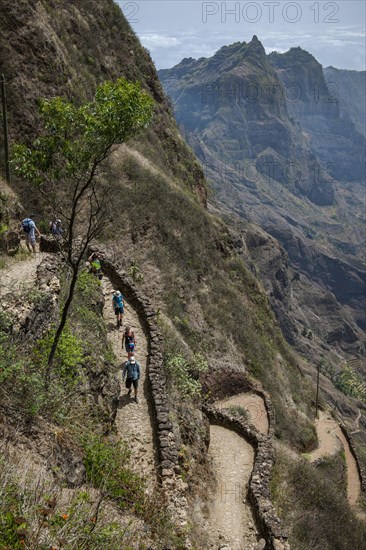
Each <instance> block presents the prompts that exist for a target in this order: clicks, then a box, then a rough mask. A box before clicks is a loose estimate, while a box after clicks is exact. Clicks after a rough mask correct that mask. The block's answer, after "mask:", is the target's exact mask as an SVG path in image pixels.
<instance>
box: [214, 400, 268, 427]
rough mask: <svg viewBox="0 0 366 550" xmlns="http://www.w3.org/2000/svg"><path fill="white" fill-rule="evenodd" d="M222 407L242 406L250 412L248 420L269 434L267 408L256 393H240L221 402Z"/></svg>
mask: <svg viewBox="0 0 366 550" xmlns="http://www.w3.org/2000/svg"><path fill="white" fill-rule="evenodd" d="M219 407H220V408H225V409H228V408H230V407H242V408H243V409H245V410H246V411H247V413H248V420H249V422H250V423H251V424H253V426H254V427H255V428H256V429H257V430H258V431H259V432H260V433H262V434H265V435H267V434H268V430H269V423H268V415H267V410H266V407H265V405H264V401H263V399H262V397H261V396H260V395H257V394H256V393H240V394H238V395H233V396H232V397H229V398H228V399H223V400H222V401H220V403H219Z"/></svg>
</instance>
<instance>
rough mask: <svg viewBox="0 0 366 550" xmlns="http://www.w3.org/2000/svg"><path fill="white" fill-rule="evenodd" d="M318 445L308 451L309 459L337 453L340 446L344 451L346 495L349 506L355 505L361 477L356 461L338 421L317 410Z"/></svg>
mask: <svg viewBox="0 0 366 550" xmlns="http://www.w3.org/2000/svg"><path fill="white" fill-rule="evenodd" d="M315 427H316V431H317V434H318V440H319V446H318V448H317V449H315V450H314V451H313V452H312V453H310V460H311V462H314V461H315V460H317V459H319V458H322V457H326V456H329V455H332V454H335V453H337V452H338V451H339V450H340V449H341V448H342V447H343V450H344V453H345V459H346V466H347V497H348V502H349V504H350V506H356V505H357V501H358V498H359V496H360V493H361V479H360V474H359V471H358V467H357V462H356V459H355V457H354V456H353V454H352V452H351V449H350V446H349V444H348V441H347V439H346V437H345V435H344V434H343V432H342V430H341V428H340V426H339V424H338V422H337V421H336V420H335V419H334V418H333V417H332V416H331V415H330V413H327V412H324V411H319V418H317V419H316V420H315Z"/></svg>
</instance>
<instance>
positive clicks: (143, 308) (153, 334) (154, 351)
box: [90, 247, 180, 480]
mask: <svg viewBox="0 0 366 550" xmlns="http://www.w3.org/2000/svg"><path fill="white" fill-rule="evenodd" d="M95 251H99V252H102V253H103V254H104V255H105V259H103V260H102V267H103V271H104V273H105V274H106V275H107V276H108V278H109V279H110V280H111V282H112V284H113V286H114V287H115V288H118V289H119V290H120V291H121V292H122V294H123V295H124V296H125V297H126V299H127V301H128V302H129V303H130V304H131V305H132V307H133V308H134V309H135V311H136V312H137V314H138V315H139V318H140V322H141V324H142V326H143V328H144V330H145V332H146V334H147V336H148V338H147V340H148V353H149V360H148V367H147V374H148V380H149V383H150V390H151V397H152V403H153V409H154V414H155V419H154V420H155V430H156V434H155V435H156V440H157V446H158V453H159V462H160V464H159V465H160V472H159V474H160V476H161V478H162V479H163V480H164V478H171V477H173V476H174V475H175V474H178V473H179V471H180V467H179V457H178V451H177V448H176V440H175V435H174V432H173V424H172V423H171V421H170V419H169V412H170V411H169V406H168V400H167V395H166V388H165V384H166V378H165V374H164V368H163V339H162V335H161V332H160V329H159V326H158V324H157V318H156V310H155V309H154V308H153V306H152V304H151V302H150V300H149V299H148V298H147V296H145V295H144V294H143V293H142V292H141V291H140V289H139V288H137V287H136V285H135V283H134V282H133V280H132V279H131V278H130V277H129V276H128V275H127V274H126V273H125V271H123V270H120V269H119V268H118V266H117V265H115V264H114V263H113V262H112V261H111V260H110V259H109V257H108V253H106V252H105V251H104V250H102V249H101V248H100V247H93V248H90V253H92V252H95Z"/></svg>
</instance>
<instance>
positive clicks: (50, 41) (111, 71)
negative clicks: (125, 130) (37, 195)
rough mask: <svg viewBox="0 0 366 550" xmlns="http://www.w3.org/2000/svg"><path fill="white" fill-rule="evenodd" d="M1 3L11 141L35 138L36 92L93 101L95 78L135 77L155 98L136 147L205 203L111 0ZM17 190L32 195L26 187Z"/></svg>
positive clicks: (145, 57)
mask: <svg viewBox="0 0 366 550" xmlns="http://www.w3.org/2000/svg"><path fill="white" fill-rule="evenodd" d="M1 8H2V9H1V13H0V27H1V30H2V32H1V36H0V69H1V72H2V73H3V74H4V75H5V76H6V80H7V82H8V85H7V96H8V110H9V131H10V138H11V140H19V139H20V138H21V139H23V140H24V139H28V140H29V139H32V138H33V136H34V132H35V131H36V129H37V127H38V122H37V100H38V98H40V97H54V96H55V95H62V96H64V97H66V98H72V99H73V100H76V101H81V100H83V99H84V100H85V99H90V98H91V97H92V96H93V93H94V90H95V87H96V85H97V84H98V83H100V82H102V81H103V80H106V79H108V78H110V79H115V78H117V77H118V76H120V75H124V76H125V77H126V78H128V79H130V80H139V81H140V82H141V83H142V85H143V86H144V88H146V89H147V90H148V91H149V92H150V93H151V95H152V96H153V98H154V100H155V101H156V107H155V116H154V121H153V124H152V126H151V127H150V128H149V130H148V132H147V133H146V134H145V135H144V137H143V138H142V141H141V142H140V145H139V147H140V148H141V149H142V150H143V151H144V153H145V154H148V155H150V156H151V157H152V158H153V159H154V160H155V162H156V163H157V164H158V165H160V166H162V167H164V169H170V170H171V171H172V173H171V175H172V176H177V177H179V178H180V182H181V184H183V185H184V186H186V187H187V188H189V189H194V190H195V192H196V193H197V194H198V195H199V197H200V199H201V200H202V201H203V202H204V201H205V196H206V192H205V189H204V182H203V175H202V170H201V169H200V167H199V165H198V164H197V162H196V161H195V158H194V156H193V155H192V154H191V152H190V151H189V149H188V148H187V147H186V145H185V144H184V142H183V140H182V139H181V136H180V135H179V133H178V131H177V129H176V125H175V122H174V120H173V117H172V115H171V113H170V111H169V109H168V103H167V101H166V98H165V96H164V93H163V91H162V88H161V85H160V83H159V80H158V77H157V74H156V72H155V70H154V67H153V64H152V61H151V58H150V55H149V53H148V52H147V50H146V49H145V48H143V47H142V46H141V45H140V43H139V41H138V40H137V38H136V36H135V34H134V33H133V31H132V29H131V28H130V26H129V24H128V23H127V22H126V20H125V19H124V17H123V15H122V13H121V10H120V8H119V7H118V6H117V5H116V4H115V3H114V2H113V1H112V0H108V1H105V2H100V3H97V2H92V3H90V2H87V1H85V0H78V1H76V2H72V3H69V2H61V3H60V2H58V1H52V0H44V1H40V2H36V1H34V0H31V1H30V2H28V1H27V0H20V1H19V2H11V1H8V0H3V1H2V6H1ZM55 13H56V14H57V16H56V17H55ZM2 137H3V136H2V135H1V137H0V140H2ZM0 148H2V142H1V141H0ZM1 158H2V159H3V155H1ZM178 159H179V162H177V160H178ZM2 162H3V161H2ZM168 167H169V168H168ZM18 191H19V193H20V195H21V197H22V198H24V197H25V196H26V198H27V200H30V199H31V198H32V197H31V196H27V190H25V189H24V188H23V187H19V188H18ZM28 195H29V194H28Z"/></svg>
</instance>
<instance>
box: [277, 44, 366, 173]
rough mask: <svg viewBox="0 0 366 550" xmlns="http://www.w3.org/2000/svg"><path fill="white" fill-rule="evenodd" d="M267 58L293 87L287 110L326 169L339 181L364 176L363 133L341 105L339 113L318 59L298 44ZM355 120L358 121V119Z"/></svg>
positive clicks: (288, 86) (337, 99) (333, 87)
mask: <svg viewBox="0 0 366 550" xmlns="http://www.w3.org/2000/svg"><path fill="white" fill-rule="evenodd" d="M268 59H269V61H270V63H271V64H272V66H273V67H274V68H275V69H276V72H277V74H278V76H279V78H280V79H281V81H282V83H283V85H284V87H285V89H287V90H292V91H293V98H291V100H289V101H288V102H287V105H288V110H289V112H290V114H291V115H292V116H293V117H294V118H295V119H296V120H297V121H298V122H299V123H300V125H301V127H302V129H303V131H305V132H306V134H307V135H308V136H309V141H310V146H311V148H312V150H313V151H314V152H315V154H316V155H317V157H318V158H319V160H320V161H321V163H322V165H323V166H324V167H325V169H326V170H327V172H328V173H329V174H331V175H332V176H333V178H335V179H337V180H339V181H360V180H361V181H362V180H364V178H365V161H364V151H365V144H366V142H365V138H364V133H363V134H362V133H360V132H359V131H358V129H357V127H356V126H355V124H354V123H353V121H352V119H351V118H350V117H349V115H348V113H347V112H346V111H345V110H344V108H343V109H342V114H341V107H340V97H339V94H337V91H336V89H337V85H336V83H330V82H329V84H327V82H326V80H325V77H324V74H323V68H322V66H321V65H320V63H318V61H317V60H316V59H315V58H314V57H313V56H312V55H311V54H309V53H308V52H306V51H304V50H302V49H301V48H291V49H290V50H289V51H288V52H286V53H284V54H278V53H272V54H270V55H269V57H268ZM360 99H361V98H360ZM357 103H360V104H361V103H362V102H361V101H360V102H357ZM358 120H359V124H361V123H362V122H361V121H362V119H361V118H359V119H358Z"/></svg>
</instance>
